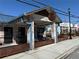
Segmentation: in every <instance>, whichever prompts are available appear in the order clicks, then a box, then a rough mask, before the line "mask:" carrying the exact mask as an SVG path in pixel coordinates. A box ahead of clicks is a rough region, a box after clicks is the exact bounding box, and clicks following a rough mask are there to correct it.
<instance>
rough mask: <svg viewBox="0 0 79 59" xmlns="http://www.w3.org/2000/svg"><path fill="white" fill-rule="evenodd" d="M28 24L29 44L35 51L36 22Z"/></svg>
mask: <svg viewBox="0 0 79 59" xmlns="http://www.w3.org/2000/svg"><path fill="white" fill-rule="evenodd" d="M28 24H29V28H28V30H27V43H29V46H30V49H34V21H31V22H29V23H28Z"/></svg>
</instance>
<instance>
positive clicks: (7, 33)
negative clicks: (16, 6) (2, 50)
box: [4, 27, 13, 44]
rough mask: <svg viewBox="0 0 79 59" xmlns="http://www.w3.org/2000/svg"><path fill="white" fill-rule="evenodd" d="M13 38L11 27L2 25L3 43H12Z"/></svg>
mask: <svg viewBox="0 0 79 59" xmlns="http://www.w3.org/2000/svg"><path fill="white" fill-rule="evenodd" d="M12 38H13V28H12V27H4V43H6V44H7V43H12Z"/></svg>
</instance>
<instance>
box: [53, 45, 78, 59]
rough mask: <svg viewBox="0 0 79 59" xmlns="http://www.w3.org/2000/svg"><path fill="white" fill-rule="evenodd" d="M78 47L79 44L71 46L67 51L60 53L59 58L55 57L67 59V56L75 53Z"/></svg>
mask: <svg viewBox="0 0 79 59" xmlns="http://www.w3.org/2000/svg"><path fill="white" fill-rule="evenodd" d="M77 48H79V45H77V46H75V47H72V48H70V49H69V50H67V51H65V52H64V53H63V54H61V55H59V56H58V57H57V58H55V59H65V58H66V57H68V56H69V55H70V54H71V53H73V52H74V51H75V50H76V49H77Z"/></svg>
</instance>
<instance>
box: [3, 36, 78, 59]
mask: <svg viewBox="0 0 79 59" xmlns="http://www.w3.org/2000/svg"><path fill="white" fill-rule="evenodd" d="M78 46H79V37H74V38H73V39H69V40H65V41H62V42H59V43H56V44H50V45H47V46H43V47H40V48H36V49H34V50H30V51H26V52H23V53H19V54H16V55H12V56H9V57H5V58H2V59H60V58H62V59H63V57H65V56H67V55H69V54H70V53H71V52H73V51H74V50H75V49H77V48H78Z"/></svg>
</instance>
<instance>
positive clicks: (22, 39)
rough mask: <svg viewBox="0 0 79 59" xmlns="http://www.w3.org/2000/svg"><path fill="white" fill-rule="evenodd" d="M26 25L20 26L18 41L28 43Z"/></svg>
mask: <svg viewBox="0 0 79 59" xmlns="http://www.w3.org/2000/svg"><path fill="white" fill-rule="evenodd" d="M25 33H26V32H25V27H19V28H18V43H19V44H22V43H26V41H27V40H26V34H25Z"/></svg>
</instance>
